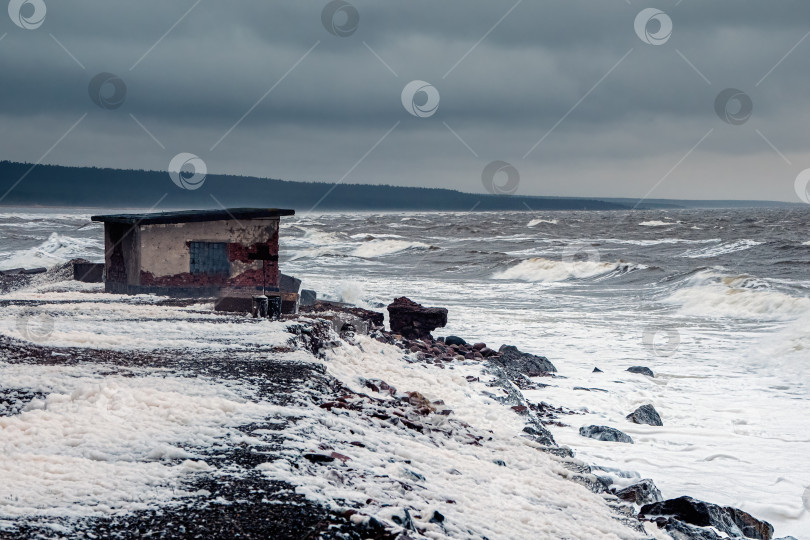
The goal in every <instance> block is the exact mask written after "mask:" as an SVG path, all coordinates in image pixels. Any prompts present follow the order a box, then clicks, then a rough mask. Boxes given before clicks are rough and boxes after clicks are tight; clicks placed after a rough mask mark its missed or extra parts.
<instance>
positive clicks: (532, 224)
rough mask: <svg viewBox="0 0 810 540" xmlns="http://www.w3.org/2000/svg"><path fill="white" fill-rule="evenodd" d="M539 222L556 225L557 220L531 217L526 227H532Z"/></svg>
mask: <svg viewBox="0 0 810 540" xmlns="http://www.w3.org/2000/svg"><path fill="white" fill-rule="evenodd" d="M541 223H548V224H549V225H556V224H557V223H559V222H558V221H557V220H556V219H533V220H531V221H530V222H529V224H528V225H526V226H527V227H534V226H536V225H540V224H541Z"/></svg>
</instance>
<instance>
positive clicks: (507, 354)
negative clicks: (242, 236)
mask: <svg viewBox="0 0 810 540" xmlns="http://www.w3.org/2000/svg"><path fill="white" fill-rule="evenodd" d="M332 307H333V308H335V306H332ZM337 309H338V310H339V309H340V308H337ZM388 310H389V313H390V314H391V330H390V331H388V330H386V329H385V328H384V327H382V326H380V325H373V326H372V329H371V330H370V331H369V337H371V338H373V339H376V340H377V341H379V342H381V343H386V344H389V345H394V346H396V347H398V348H400V349H401V350H402V351H403V357H402V360H403V361H404V362H408V363H412V364H413V363H419V364H424V365H425V367H426V368H431V367H434V368H435V367H438V368H441V369H447V368H452V367H454V366H458V365H459V364H469V363H470V362H474V363H478V362H480V364H481V365H482V367H483V368H484V371H483V372H484V373H487V374H489V375H490V376H491V377H490V379H489V380H488V381H487V382H486V384H487V386H488V387H490V388H492V393H491V394H490V393H489V392H487V394H488V395H491V397H492V398H494V399H496V400H497V401H499V402H501V403H502V404H503V405H504V406H507V407H509V408H511V410H512V411H513V412H514V413H516V414H518V415H520V416H521V417H522V418H523V421H524V422H525V428H524V429H523V434H522V435H523V436H524V437H527V438H529V439H531V440H533V441H535V442H536V443H538V444H539V446H538V449H540V450H542V451H544V452H548V453H551V454H554V455H556V456H558V458H559V459H561V463H562V465H563V466H564V468H566V469H568V470H569V471H571V474H570V476H569V478H570V479H571V480H573V481H575V482H577V483H580V484H582V485H585V486H586V487H588V488H589V489H590V490H591V491H594V492H596V493H600V494H603V496H605V497H607V499H606V500H607V501H608V504H609V506H610V507H611V508H613V509H614V511H615V514H616V519H618V520H619V521H621V522H622V523H624V524H625V525H626V526H628V527H630V528H631V529H635V530H636V531H637V532H645V531H647V532H649V530H648V529H645V528H644V526H643V524H644V523H647V524H648V525H651V526H654V527H655V526H657V527H658V528H660V529H662V530H663V531H666V532H667V533H668V534H669V535H671V536H672V537H673V538H676V539H678V540H720V539H721V538H737V539H755V540H774V530H773V527H772V526H771V525H770V524H769V523H767V522H765V521H761V520H759V519H757V518H755V517H753V516H751V515H750V514H748V513H746V512H744V511H742V510H739V509H737V508H732V507H723V506H719V505H716V504H712V503H708V502H704V501H700V500H697V499H693V498H691V497H680V498H677V499H670V500H664V497H663V496H662V494H661V492H660V491H659V490H658V488H657V487H656V486H655V483H654V482H653V480H651V479H642V480H639V481H637V482H636V483H634V484H632V485H630V486H627V487H622V486H615V485H613V484H612V481H611V480H610V479H609V478H606V477H602V476H599V474H600V473H599V471H600V470H603V469H602V468H601V467H598V466H596V465H593V466H591V465H588V464H586V463H583V462H582V461H580V460H578V459H576V458H575V457H574V451H572V450H571V449H569V448H566V447H560V446H559V445H558V444H557V443H556V442H555V440H554V437H553V435H552V433H551V432H550V431H549V430H548V427H547V426H554V425H557V426H561V425H564V424H561V423H560V421H559V417H560V415H572V414H576V412H575V411H574V410H572V409H567V408H566V407H564V406H554V405H549V404H547V403H545V402H542V403H539V404H537V403H532V402H529V401H527V400H526V398H525V397H524V395H523V393H522V390H526V389H534V390H537V389H542V388H543V387H545V386H547V383H546V382H542V381H543V380H545V381H548V383H552V384H553V382H552V381H553V380H554V378H556V377H561V375H558V372H557V368H556V366H554V364H552V363H551V361H549V360H548V358H546V357H544V356H539V355H534V354H530V353H526V352H523V351H521V350H519V349H518V348H517V347H516V346H513V345H502V346H500V347H499V348H498V349H497V350H495V349H492V348H490V347H488V346H487V345H486V344H485V343H483V342H477V343H472V344H471V343H468V342H467V340H465V339H463V338H460V337H458V336H447V337H444V338H442V337H438V338H435V339H434V338H433V336H431V334H430V332H431V331H432V330H435V328H438V327H442V326H444V325H445V324H446V322H447V310H445V309H443V308H425V307H423V306H421V305H420V304H417V303H416V302H413V301H411V300H409V299H408V298H404V297H403V298H397V299H396V300H395V301H394V302H393V303H392V304H391V305H390V306H388ZM365 315H366V317H369V316H370V315H369V314H365ZM374 319H375V321H379V318H378V317H374ZM341 337H344V336H341ZM599 371H601V370H599ZM627 371H629V372H630V373H635V374H642V375H646V376H648V377H655V375H654V373H653V372H652V370H650V369H649V368H645V367H634V368H631V369H629V370H627ZM467 379H468V380H471V379H472V381H475V382H484V379H483V378H481V380H480V381H479V379H478V378H471V377H469V376H468V377H467ZM472 381H471V382H472ZM365 385H366V387H367V388H370V389H372V390H373V391H374V392H379V391H380V390H384V391H385V392H388V393H390V394H391V395H394V396H395V397H397V398H398V399H399V400H400V401H401V402H402V403H406V404H410V405H411V406H414V407H416V408H417V409H419V410H421V411H425V410H432V409H433V408H436V407H438V406H439V405H441V402H436V403H435V404H434V403H429V402H425V401H424V399H423V398H422V396H421V395H420V394H418V393H407V394H402V395H400V394H399V393H397V391H396V390H395V389H394V388H393V387H391V386H390V385H388V384H387V383H386V382H384V381H381V380H368V381H366V382H365ZM569 406H570V404H569ZM441 414H451V411H442V412H441ZM627 419H628V420H629V421H631V422H634V423H638V424H648V425H652V426H660V425H661V424H662V422H661V419H660V416H659V415H658V413H657V411H655V409H654V407H652V405H643V406H641V407H639V408H638V409H636V410H635V411H633V412H632V413H631V414H630V415H628V418H627ZM580 434H581V435H582V436H584V437H590V438H595V439H599V440H602V441H606V442H607V443H608V444H616V443H622V442H624V443H632V442H633V441H632V439H631V438H630V437H628V436H627V435H626V434H624V433H622V432H621V431H619V430H617V429H615V428H612V427H609V426H583V427H582V429H581V430H580ZM631 476H632V475H631ZM653 524H654V525H653ZM718 533H720V534H718ZM785 540H787V539H785Z"/></svg>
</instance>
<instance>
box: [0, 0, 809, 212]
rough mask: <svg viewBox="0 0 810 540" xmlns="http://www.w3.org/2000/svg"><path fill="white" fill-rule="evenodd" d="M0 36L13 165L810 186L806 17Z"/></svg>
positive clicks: (516, 11)
mask: <svg viewBox="0 0 810 540" xmlns="http://www.w3.org/2000/svg"><path fill="white" fill-rule="evenodd" d="M43 6H44V8H45V9H43ZM650 8H652V9H650ZM644 10H646V11H644ZM669 24H671V31H670V28H669ZM0 35H2V36H3V38H2V39H1V40H0V63H2V65H1V66H0V69H2V73H3V78H2V84H0V103H1V105H0V114H2V119H1V120H0V142H1V143H2V145H1V146H0V149H2V151H1V152H0V158H2V159H8V160H13V161H27V162H32V163H33V162H38V161H41V162H42V163H53V164H62V165H94V166H99V167H117V168H141V169H151V170H166V169H167V168H168V167H169V163H170V161H171V160H172V158H173V157H174V156H175V155H177V154H179V153H184V152H187V153H190V154H194V155H196V156H198V157H199V158H200V159H201V160H202V161H203V162H204V163H205V164H206V166H207V170H208V172H210V173H229V174H241V175H252V176H260V177H271V178H283V179H290V180H304V181H307V180H319V181H343V182H348V183H373V184H396V185H405V186H435V187H448V188H454V189H459V190H463V191H470V192H485V191H486V189H487V187H486V186H485V182H482V171H484V169H485V168H486V167H487V165H488V164H489V163H491V162H493V161H496V160H501V161H503V162H506V163H509V164H511V165H512V166H513V167H514V170H516V171H517V172H518V173H519V182H518V183H517V186H516V191H515V192H516V193H517V194H520V195H572V196H603V197H609V196H614V197H643V196H649V197H654V198H703V199H770V200H783V201H793V202H799V198H798V197H797V195H796V192H795V187H794V180H795V179H796V177H797V175H798V174H799V173H800V172H801V171H802V170H804V169H807V168H810V151H808V142H810V130H809V129H808V126H810V99H808V97H809V94H810V3H809V2H807V1H806V0H803V1H800V0H796V1H786V0H785V1H779V2H765V1H764V0H761V1H758V2H754V1H739V0H716V1H713V2H698V1H697V0H681V1H678V0H670V1H662V2H642V1H640V0H590V1H578V0H557V1H550V2H545V1H543V2H541V1H536V0H522V1H519V2H516V0H506V1H500V0H489V1H473V0H441V1H437V0H408V1H399V2H380V1H376V2H372V1H371V0H351V1H350V2H343V1H339V2H337V3H335V2H327V1H323V0H299V1H295V2H293V1H281V2H275V1H273V2H270V1H267V0H263V1H259V0H245V1H240V2H222V1H219V2H217V1H214V0H199V1H197V0H176V1H172V2H166V1H157V0H140V1H138V2H127V3H124V2H102V1H94V2H90V1H83V0H71V1H70V2H65V1H61V2H57V1H55V0H28V1H24V0H12V1H11V2H10V4H9V16H8V17H5V16H4V17H2V20H1V21H0ZM99 74H102V75H99ZM412 81H422V82H417V83H414V84H412ZM426 85H427V86H426ZM408 89H416V90H418V91H414V90H411V91H410V93H409V92H408ZM727 89H734V90H736V91H727ZM403 90H405V94H406V95H405V96H403ZM724 91H725V92H724ZM718 96H719V97H718ZM437 99H438V105H437V106H436V100H437ZM501 176H503V178H501V177H500V176H498V177H497V178H496V180H495V182H496V184H498V183H500V184H501V185H504V184H508V178H507V177H506V176H505V174H503V175H501ZM169 181H170V180H169V179H168V175H167V182H169ZM511 187H512V186H509V185H507V188H509V189H511Z"/></svg>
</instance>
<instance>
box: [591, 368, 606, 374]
mask: <svg viewBox="0 0 810 540" xmlns="http://www.w3.org/2000/svg"><path fill="white" fill-rule="evenodd" d="M592 373H603V371H602V370H601V369H599V368H598V367H595V368H593V372H592Z"/></svg>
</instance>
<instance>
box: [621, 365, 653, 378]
mask: <svg viewBox="0 0 810 540" xmlns="http://www.w3.org/2000/svg"><path fill="white" fill-rule="evenodd" d="M627 371H629V372H630V373H638V374H640V375H646V376H647V377H655V373H653V370H651V369H650V368H648V367H644V366H633V367H629V368H627Z"/></svg>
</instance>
